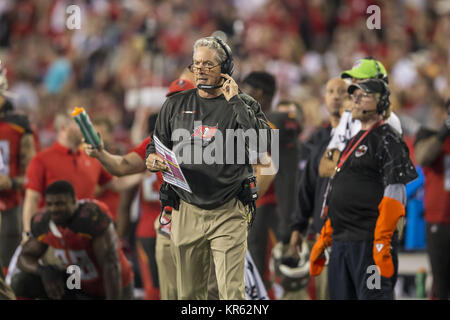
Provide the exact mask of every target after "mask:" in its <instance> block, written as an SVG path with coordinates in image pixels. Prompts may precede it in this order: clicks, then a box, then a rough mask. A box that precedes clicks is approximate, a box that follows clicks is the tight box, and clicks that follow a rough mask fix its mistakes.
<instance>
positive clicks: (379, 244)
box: [375, 243, 384, 253]
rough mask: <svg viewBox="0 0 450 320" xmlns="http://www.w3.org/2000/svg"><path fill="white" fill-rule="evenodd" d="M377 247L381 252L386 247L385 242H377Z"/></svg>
mask: <svg viewBox="0 0 450 320" xmlns="http://www.w3.org/2000/svg"><path fill="white" fill-rule="evenodd" d="M375 248H377V251H378V253H380V252H381V250H382V249H383V248H384V244H382V243H377V244H375Z"/></svg>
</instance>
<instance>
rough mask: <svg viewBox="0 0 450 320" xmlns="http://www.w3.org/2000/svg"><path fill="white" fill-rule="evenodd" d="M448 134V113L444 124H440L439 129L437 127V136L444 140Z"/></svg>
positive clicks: (449, 117)
mask: <svg viewBox="0 0 450 320" xmlns="http://www.w3.org/2000/svg"><path fill="white" fill-rule="evenodd" d="M449 136H450V114H449V115H448V116H447V119H445V121H444V124H443V125H442V127H441V129H439V131H438V134H437V138H438V139H439V140H440V141H442V142H444V141H445V139H447V137H449Z"/></svg>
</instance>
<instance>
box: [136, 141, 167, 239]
mask: <svg viewBox="0 0 450 320" xmlns="http://www.w3.org/2000/svg"><path fill="white" fill-rule="evenodd" d="M149 143H150V137H147V139H145V140H144V141H143V142H142V143H141V144H140V145H139V146H137V147H136V148H135V149H133V150H132V152H136V153H137V154H138V155H139V156H140V157H141V158H142V159H143V160H144V161H145V151H146V149H147V145H148V144H149ZM162 183H163V178H162V175H161V172H158V173H157V174H156V175H155V174H152V175H151V176H149V177H146V178H144V179H143V180H142V182H141V186H140V189H139V195H140V197H139V198H140V207H141V216H140V218H139V222H138V226H137V229H136V235H137V236H138V237H141V238H154V237H156V231H155V227H154V224H155V220H156V219H158V218H159V215H160V212H161V202H160V201H159V189H160V188H161V185H162Z"/></svg>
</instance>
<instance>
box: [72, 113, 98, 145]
mask: <svg viewBox="0 0 450 320" xmlns="http://www.w3.org/2000/svg"><path fill="white" fill-rule="evenodd" d="M72 117H73V118H74V120H75V122H76V123H77V125H78V126H79V127H80V130H81V132H82V133H83V136H84V139H85V140H86V142H87V143H89V144H90V145H92V146H93V147H94V148H97V147H98V146H99V145H100V144H101V141H100V137H99V136H98V134H97V131H95V129H94V126H93V125H92V122H91V120H90V119H89V115H88V114H87V113H86V111H85V110H84V109H83V108H77V107H75V109H74V110H73V112H72Z"/></svg>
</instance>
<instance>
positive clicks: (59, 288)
mask: <svg viewBox="0 0 450 320" xmlns="http://www.w3.org/2000/svg"><path fill="white" fill-rule="evenodd" d="M37 272H38V274H39V276H40V277H41V280H42V283H43V285H44V288H45V292H46V293H47V295H48V297H49V298H50V299H61V297H62V296H63V295H64V290H65V273H64V271H62V270H60V269H58V268H57V267H56V266H52V265H45V266H41V265H39V266H38V268H37Z"/></svg>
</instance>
